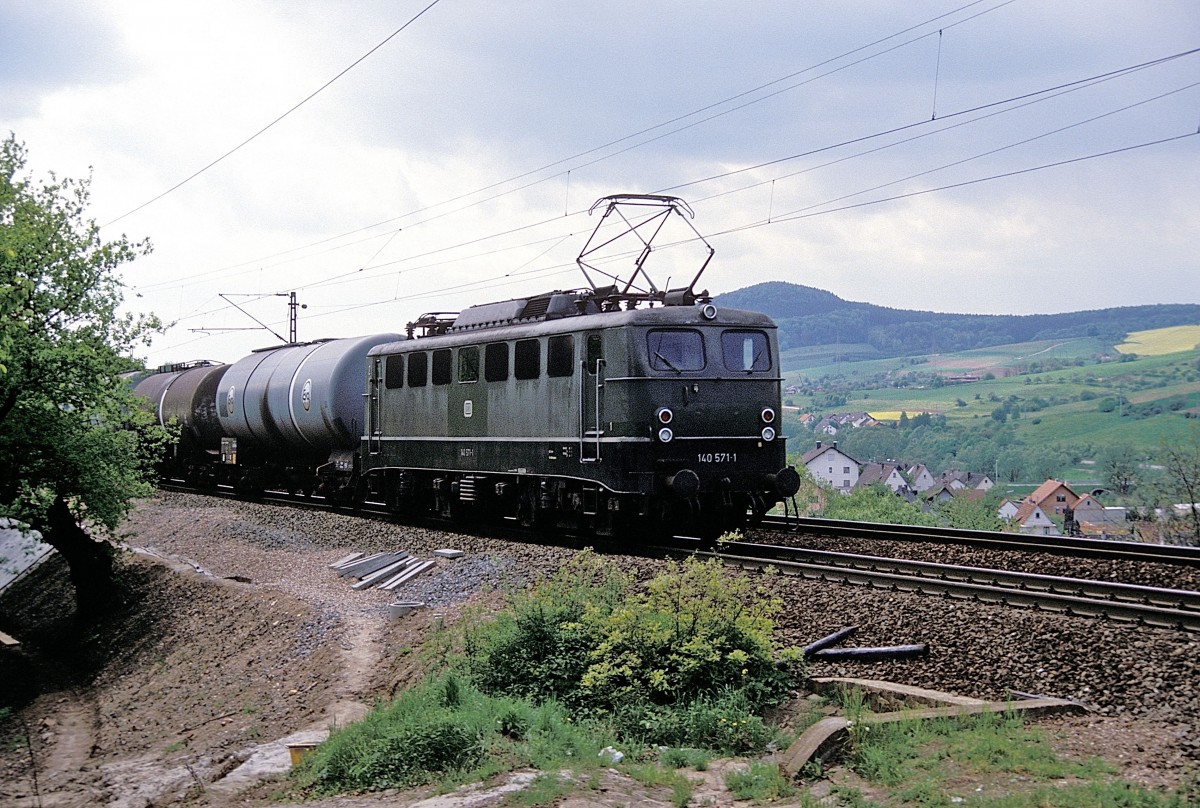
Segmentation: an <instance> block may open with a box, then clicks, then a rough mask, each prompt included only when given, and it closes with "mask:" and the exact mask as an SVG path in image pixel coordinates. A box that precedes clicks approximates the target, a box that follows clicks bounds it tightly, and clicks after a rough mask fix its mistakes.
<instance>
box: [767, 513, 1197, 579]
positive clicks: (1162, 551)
mask: <svg viewBox="0 0 1200 808" xmlns="http://www.w3.org/2000/svg"><path fill="white" fill-rule="evenodd" d="M762 527H764V528H768V529H771V530H778V531H792V532H796V533H801V534H807V535H816V536H835V537H836V536H846V537H853V538H860V539H887V540H888V541H910V542H923V543H939V544H962V545H969V546H972V547H978V548H979V549H984V550H1019V551H1022V552H1034V553H1052V554H1055V555H1068V556H1072V557H1075V558H1096V559H1104V560H1113V561H1154V562H1158V563H1162V564H1176V565H1180V566H1188V567H1200V547H1183V546H1179V545H1170V544H1149V543H1146V542H1127V541H1109V540H1107V539H1081V538H1072V537H1070V536H1031V535H1026V534H1023V533H1000V532H998V531H990V530H957V529H954V528H946V527H926V526H924V525H885V524H879V523H874V522H845V521H842V520H839V519H818V518H814V517H799V518H795V517H792V518H787V519H785V518H783V517H777V516H768V517H765V518H764V519H763V520H762Z"/></svg>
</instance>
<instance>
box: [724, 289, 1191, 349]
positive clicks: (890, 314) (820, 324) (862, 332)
mask: <svg viewBox="0 0 1200 808" xmlns="http://www.w3.org/2000/svg"><path fill="white" fill-rule="evenodd" d="M714 302H715V303H716V304H717V305H719V306H728V307H730V308H737V309H750V310H753V311H761V312H763V313H765V314H768V315H770V316H771V317H772V318H773V319H774V320H775V322H776V323H777V324H778V325H779V335H780V350H781V351H782V352H784V354H785V357H786V359H785V365H788V366H790V367H793V368H794V367H798V366H807V365H809V364H824V363H826V362H829V361H830V360H831V359H835V360H838V361H855V360H860V359H880V358H887V357H899V356H924V355H928V354H942V353H951V352H956V351H968V350H975V349H980V348H988V347H993V346H998V345H1010V344H1014V343H1026V342H1036V341H1043V340H1061V339H1077V338H1090V339H1092V340H1095V341H1096V342H1097V343H1099V344H1102V345H1105V346H1112V345H1114V344H1116V343H1119V342H1121V341H1122V340H1123V339H1124V338H1125V335H1126V334H1128V333H1129V332H1132V331H1142V330H1146V329H1152V328H1164V327H1168V326H1178V325H1194V324H1200V305H1195V304H1158V305H1153V306H1122V307H1118V308H1110V309H1096V310H1092V311H1078V312H1068V313H1064V314H1026V315H981V314H944V313H940V312H932V311H910V310H906V309H892V308H888V307H886V306H876V305H873V304H870V303H854V302H851V301H847V300H843V299H842V298H840V297H838V296H837V295H834V294H832V293H830V292H825V291H822V290H820V289H814V288H812V287H809V286H800V285H798V284H793V283H784V282H781V281H773V282H770V283H760V284H756V285H754V286H749V287H746V288H744V289H738V290H737V291H734V292H729V293H727V294H723V295H719V296H717V297H716V298H715V300H714ZM789 360H792V361H789Z"/></svg>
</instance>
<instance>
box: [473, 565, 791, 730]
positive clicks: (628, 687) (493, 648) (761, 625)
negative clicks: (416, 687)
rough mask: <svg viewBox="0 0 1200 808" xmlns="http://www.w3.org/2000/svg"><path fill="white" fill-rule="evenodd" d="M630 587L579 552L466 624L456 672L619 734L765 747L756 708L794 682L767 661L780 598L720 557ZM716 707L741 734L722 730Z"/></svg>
mask: <svg viewBox="0 0 1200 808" xmlns="http://www.w3.org/2000/svg"><path fill="white" fill-rule="evenodd" d="M631 589H632V586H631V584H630V583H629V581H628V580H627V579H623V578H621V577H620V576H618V575H617V574H616V573H614V572H612V571H611V565H608V564H606V563H605V562H604V561H603V560H601V559H599V558H597V557H596V556H594V555H593V554H592V553H590V552H585V553H581V554H580V555H579V556H578V557H577V558H576V559H575V560H574V561H572V563H571V564H568V565H567V566H566V567H564V569H563V570H562V571H561V572H560V573H559V574H558V575H557V576H555V577H554V578H553V579H550V580H548V581H546V582H544V583H542V584H540V585H538V586H537V587H534V588H533V589H532V590H529V591H525V592H519V593H516V594H515V595H513V596H512V597H511V598H510V604H509V608H508V609H507V610H506V611H505V612H502V613H501V614H499V615H497V616H496V617H495V618H494V619H493V620H491V621H488V622H484V623H478V624H476V625H473V626H472V627H471V628H469V629H468V630H467V632H466V635H465V643H464V648H465V660H464V670H466V671H468V672H469V674H470V675H471V677H472V679H473V681H474V682H475V683H476V684H477V685H478V686H479V688H480V689H481V690H483V691H484V692H486V693H493V694H505V695H509V696H519V697H522V698H529V699H532V700H534V701H538V700H541V699H544V698H547V697H553V698H556V699H558V700H559V701H561V702H562V703H563V704H564V705H565V706H567V707H568V708H569V709H570V710H571V711H572V713H573V715H574V716H575V718H576V719H577V720H582V719H602V720H604V721H607V722H610V723H611V724H613V725H614V727H615V728H616V730H617V732H618V733H619V734H620V735H621V736H623V737H626V738H638V739H640V740H644V741H646V742H652V743H665V744H674V745H685V744H688V743H691V744H693V745H699V744H710V743H713V744H716V745H717V748H721V749H728V750H731V751H732V750H734V749H743V748H750V747H753V746H755V745H757V747H755V748H761V746H762V745H765V744H766V743H767V742H768V741H769V740H770V738H769V735H770V733H769V732H767V730H766V729H765V728H764V727H763V726H762V722H761V720H760V719H758V718H757V714H759V713H761V711H762V710H763V709H764V708H765V707H767V706H769V705H772V704H776V703H778V702H779V701H781V700H782V699H783V698H784V697H785V696H786V694H787V690H788V688H789V686H790V685H791V676H790V674H789V671H788V669H787V667H786V664H777V662H776V661H775V659H774V657H773V647H772V643H771V633H772V629H773V623H772V618H773V616H774V615H775V614H776V613H777V612H778V610H779V608H780V604H779V602H778V601H777V600H773V599H770V598H767V597H765V596H764V595H763V593H762V592H761V591H757V592H756V591H754V589H753V587H752V586H751V584H750V582H749V581H748V580H747V579H746V578H745V576H741V575H731V574H730V573H729V570H728V569H727V568H726V567H725V566H724V565H722V564H721V563H720V562H717V561H710V562H699V561H696V560H694V559H691V560H688V561H685V562H684V563H683V564H682V565H678V564H671V565H669V566H668V569H667V571H666V572H664V573H663V574H661V575H659V576H658V577H656V578H655V579H653V580H652V581H650V582H649V583H648V584H647V586H646V589H645V591H644V592H633V591H631ZM783 657H784V660H785V662H786V661H791V660H796V661H798V660H799V653H798V652H790V653H786V654H784V655H783ZM713 705H717V706H716V707H713ZM714 710H715V711H716V712H714ZM722 710H723V711H725V712H727V713H729V714H728V715H727V716H725V717H726V722H727V723H728V722H732V721H736V722H737V723H736V725H733V726H736V727H738V728H739V730H738V732H736V733H730V732H728V729H730V728H732V727H731V726H727V727H726V728H725V729H724V730H722V731H718V730H720V729H721V728H720V727H719V723H720V722H719V720H718V719H719V718H720V715H718V713H720V711H722ZM710 713H711V715H712V718H711V721H710V720H706V719H705V718H704V717H705V716H707V715H709V714H710ZM764 739H765V740H764Z"/></svg>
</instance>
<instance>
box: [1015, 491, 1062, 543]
mask: <svg viewBox="0 0 1200 808" xmlns="http://www.w3.org/2000/svg"><path fill="white" fill-rule="evenodd" d="M1013 522H1014V523H1015V524H1016V525H1017V530H1018V531H1020V532H1021V533H1028V534H1029V535H1031V536H1061V535H1062V531H1061V530H1059V529H1058V525H1057V524H1056V523H1055V522H1054V520H1052V519H1051V518H1050V517H1049V516H1047V515H1046V512H1045V511H1044V510H1042V508H1041V506H1039V505H1038V504H1037V503H1036V502H1032V501H1031V500H1030V499H1029V498H1028V497H1026V498H1025V500H1024V501H1023V502H1022V503H1021V507H1020V508H1018V509H1017V513H1016V516H1014V517H1013Z"/></svg>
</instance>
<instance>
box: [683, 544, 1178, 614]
mask: <svg viewBox="0 0 1200 808" xmlns="http://www.w3.org/2000/svg"><path fill="white" fill-rule="evenodd" d="M664 549H668V548H664ZM711 555H713V556H714V557H718V558H721V559H722V560H723V561H725V562H726V563H728V564H731V565H734V566H739V567H742V568H749V569H761V568H763V567H768V566H773V567H776V568H778V569H779V570H780V571H781V572H782V573H783V574H785V575H793V576H798V577H803V578H808V579H810V580H817V581H826V582H829V583H837V584H849V585H856V586H869V587H873V588H876V589H887V590H894V591H901V592H919V593H923V594H928V595H939V596H944V597H950V598H955V599H960V600H974V601H979V602H983V603H997V604H1003V605H1008V606H1018V607H1024V608H1033V609H1041V610H1045V611H1052V612H1058V613H1063V614H1071V615H1079V616H1087V617H1103V618H1107V619H1110V620H1119V621H1122V622H1129V623H1136V624H1139V625H1146V626H1155V627H1159V628H1172V629H1178V630H1181V631H1187V632H1200V592H1193V591H1188V590H1182V589H1164V588H1158V587H1148V586H1137V585H1134V584H1119V583H1111V582H1108V581H1089V580H1085V579H1081V578H1064V577H1058V576H1051V575H1038V574H1033V573H1022V572H1009V571H1006V570H995V569H983V568H980V567H965V566H956V565H948V564H931V563H928V562H922V561H907V560H903V559H895V558H879V557H874V556H866V555H854V554H850V553H835V552H828V551H821V550H807V549H803V548H794V547H782V546H779V545H769V544H756V543H752V542H730V543H728V544H725V545H723V546H722V547H721V548H720V550H719V551H717V552H714V553H711Z"/></svg>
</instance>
